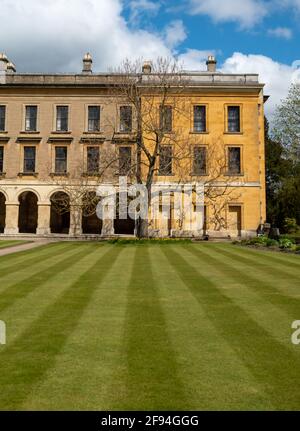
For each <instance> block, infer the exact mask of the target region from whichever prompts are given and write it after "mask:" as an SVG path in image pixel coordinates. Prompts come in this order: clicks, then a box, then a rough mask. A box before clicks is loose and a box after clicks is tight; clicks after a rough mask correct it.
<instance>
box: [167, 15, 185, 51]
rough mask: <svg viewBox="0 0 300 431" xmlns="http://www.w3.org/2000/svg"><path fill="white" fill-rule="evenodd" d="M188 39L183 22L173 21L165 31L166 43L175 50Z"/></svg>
mask: <svg viewBox="0 0 300 431" xmlns="http://www.w3.org/2000/svg"><path fill="white" fill-rule="evenodd" d="M186 37H187V34H186V30H185V28H184V25H183V22H182V21H181V20H175V21H172V22H171V23H170V24H169V25H168V26H167V27H166V29H165V42H166V44H167V46H169V47H170V48H175V47H176V46H177V45H179V44H180V43H181V42H183V41H184V40H185V39H186Z"/></svg>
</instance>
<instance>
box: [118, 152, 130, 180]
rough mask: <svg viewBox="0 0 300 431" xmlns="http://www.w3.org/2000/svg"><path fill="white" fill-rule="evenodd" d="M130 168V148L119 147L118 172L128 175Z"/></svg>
mask: <svg viewBox="0 0 300 431" xmlns="http://www.w3.org/2000/svg"><path fill="white" fill-rule="evenodd" d="M130 168H131V148H130V147H120V148H119V174H120V175H128V174H129V173H130Z"/></svg>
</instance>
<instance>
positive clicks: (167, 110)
mask: <svg viewBox="0 0 300 431" xmlns="http://www.w3.org/2000/svg"><path fill="white" fill-rule="evenodd" d="M160 128H161V130H162V131H163V132H165V133H169V132H172V106H161V107H160Z"/></svg>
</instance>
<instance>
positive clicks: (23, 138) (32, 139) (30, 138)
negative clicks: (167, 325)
mask: <svg viewBox="0 0 300 431" xmlns="http://www.w3.org/2000/svg"><path fill="white" fill-rule="evenodd" d="M41 140H42V138H41V136H18V137H17V140H16V142H35V143H39V142H41Z"/></svg>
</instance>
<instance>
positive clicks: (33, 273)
mask: <svg viewBox="0 0 300 431" xmlns="http://www.w3.org/2000/svg"><path fill="white" fill-rule="evenodd" d="M0 279H1V283H0V319H1V320H3V321H5V322H6V325H7V345H6V346H0V369H1V374H0V388H1V391H0V409H1V410H4V409H5V410H11V409H13V410H15V409H18V410H19V409H21V410H36V409H38V410H41V409H47V410H53V409H67V410H75V409H83V410H86V409H99V410H108V409H113V410H115V409H135V410H138V409H146V410H150V409H159V410H162V409H185V410H189V409H205V410H207V409H209V410H210V409H218V410H223V409H247V410H252V409H259V410H266V409H272V410H273V409H276V410H277V409H294V410H295V409H300V345H298V346H296V345H293V344H292V343H291V334H292V329H291V324H292V322H293V321H294V320H300V257H299V256H297V255H288V254H280V253H275V252H274V253H273V252H270V251H256V250H253V249H247V248H242V247H239V246H234V245H231V244H221V243H201V244H196V243H195V244H174V245H172V244H165V245H158V244H154V245H114V244H105V243H66V242H61V243H54V244H49V245H46V246H41V247H39V248H36V249H32V250H29V251H26V252H19V253H17V254H13V255H8V256H3V257H1V258H0Z"/></svg>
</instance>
